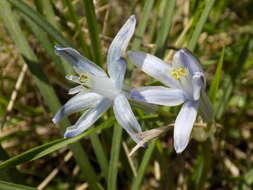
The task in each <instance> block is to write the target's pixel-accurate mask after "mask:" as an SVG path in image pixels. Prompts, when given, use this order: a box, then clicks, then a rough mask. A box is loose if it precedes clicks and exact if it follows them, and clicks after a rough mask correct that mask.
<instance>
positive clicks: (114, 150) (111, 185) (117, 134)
mask: <svg viewBox="0 0 253 190" xmlns="http://www.w3.org/2000/svg"><path fill="white" fill-rule="evenodd" d="M121 137H122V128H121V127H120V126H119V125H115V126H114V130H113V139H112V147H111V157H110V164H109V173H108V180H107V189H110V190H116V189H117V175H118V162H119V154H120V147H121V146H120V145H121Z"/></svg>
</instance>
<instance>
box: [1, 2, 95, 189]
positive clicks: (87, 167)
mask: <svg viewBox="0 0 253 190" xmlns="http://www.w3.org/2000/svg"><path fill="white" fill-rule="evenodd" d="M20 2H21V1H20ZM0 15H1V17H2V19H3V21H4V24H5V26H6V28H7V29H8V31H9V33H10V36H11V37H12V39H13V41H14V42H15V44H16V46H17V47H18V49H19V51H20V52H21V54H22V55H23V58H24V60H25V61H26V63H27V64H28V66H29V69H30V71H31V73H32V77H33V79H34V81H35V83H36V85H37V86H38V88H39V91H40V93H41V95H42V96H43V98H44V100H45V102H46V103H47V105H48V107H49V109H50V111H51V112H52V113H55V112H56V111H57V110H58V109H59V107H60V103H59V100H58V98H57V96H56V94H55V92H54V89H53V88H52V87H51V86H50V84H49V82H48V80H47V78H46V76H45V75H44V73H43V72H41V71H42V68H41V65H40V64H38V59H37V57H36V56H35V54H34V52H33V51H32V49H31V47H30V46H29V44H28V42H27V40H26V39H25V37H24V35H23V33H22V31H21V28H20V26H19V24H18V22H17V19H16V18H15V16H14V14H12V12H11V8H10V5H9V3H8V1H0ZM69 125H70V123H69V122H68V121H67V120H63V121H62V122H61V123H60V130H61V133H64V131H65V128H66V127H67V126H69ZM70 148H71V150H72V151H73V154H74V157H75V159H76V161H77V163H78V164H79V166H80V168H81V170H82V172H83V174H84V176H85V178H86V180H87V181H88V183H89V184H90V185H91V189H94V190H97V189H99V185H98V184H97V177H96V173H95V171H94V170H93V169H92V166H91V164H90V162H89V160H88V159H87V155H86V153H85V151H84V150H83V149H82V146H81V144H80V143H76V144H74V145H71V146H70ZM86 171H87V172H89V173H87V172H86Z"/></svg>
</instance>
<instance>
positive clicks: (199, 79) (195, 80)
mask: <svg viewBox="0 0 253 190" xmlns="http://www.w3.org/2000/svg"><path fill="white" fill-rule="evenodd" d="M192 86H193V99H194V100H199V98H200V92H201V89H202V88H203V89H205V76H204V73H202V72H196V73H195V74H194V75H193V77H192Z"/></svg>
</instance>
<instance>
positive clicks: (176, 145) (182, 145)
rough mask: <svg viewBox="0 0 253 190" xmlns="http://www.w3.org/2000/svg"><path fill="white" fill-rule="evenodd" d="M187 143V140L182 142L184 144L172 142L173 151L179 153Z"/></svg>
mask: <svg viewBox="0 0 253 190" xmlns="http://www.w3.org/2000/svg"><path fill="white" fill-rule="evenodd" d="M187 145H188V142H186V143H184V144H180V145H179V144H177V143H174V148H175V151H176V153H177V154H181V153H182V152H183V151H184V150H185V148H186V147H187Z"/></svg>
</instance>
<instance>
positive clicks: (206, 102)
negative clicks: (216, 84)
mask: <svg viewBox="0 0 253 190" xmlns="http://www.w3.org/2000/svg"><path fill="white" fill-rule="evenodd" d="M199 109H200V113H201V116H202V117H203V118H204V120H205V121H208V122H209V121H212V120H213V119H214V114H213V106H212V103H211V101H210V99H209V98H208V96H207V94H206V92H205V91H204V90H203V89H202V90H201V96H200V106H199Z"/></svg>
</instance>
